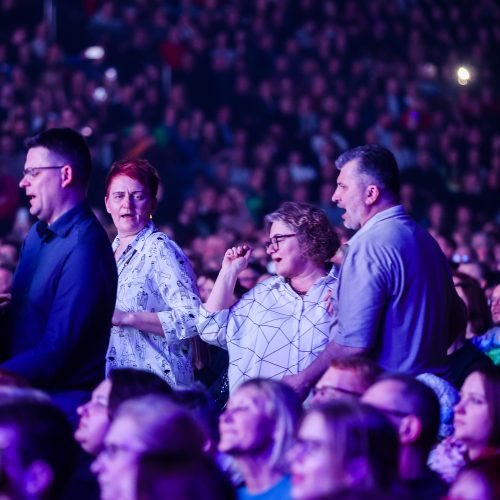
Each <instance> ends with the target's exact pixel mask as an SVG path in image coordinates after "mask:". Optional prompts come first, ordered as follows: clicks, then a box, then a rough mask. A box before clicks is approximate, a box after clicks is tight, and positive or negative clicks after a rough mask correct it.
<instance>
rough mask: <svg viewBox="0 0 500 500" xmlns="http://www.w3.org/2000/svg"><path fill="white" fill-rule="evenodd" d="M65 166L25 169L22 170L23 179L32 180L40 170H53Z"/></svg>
mask: <svg viewBox="0 0 500 500" xmlns="http://www.w3.org/2000/svg"><path fill="white" fill-rule="evenodd" d="M65 166H66V165H48V166H46V167H27V168H24V169H23V177H28V178H30V179H34V178H35V177H37V176H38V174H39V173H40V172H41V171H42V170H55V169H56V168H58V169H61V168H64V167H65Z"/></svg>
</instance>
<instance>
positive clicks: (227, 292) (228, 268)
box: [204, 245, 252, 312]
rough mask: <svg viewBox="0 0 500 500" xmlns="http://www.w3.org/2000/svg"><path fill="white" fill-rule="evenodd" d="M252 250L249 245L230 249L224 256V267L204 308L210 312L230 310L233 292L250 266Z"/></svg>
mask: <svg viewBox="0 0 500 500" xmlns="http://www.w3.org/2000/svg"><path fill="white" fill-rule="evenodd" d="M251 254H252V249H251V248H250V247H248V246H247V245H243V246H239V247H232V248H229V249H228V250H227V251H226V253H225V254H224V259H223V261H222V267H221V270H220V272H219V275H218V276H217V280H216V281H215V283H214V287H213V289H212V292H211V293H210V296H209V297H208V300H207V301H206V303H205V304H204V307H205V309H206V310H207V311H209V312H215V311H221V310H222V309H229V308H230V307H231V306H232V305H233V303H234V298H233V292H234V287H235V285H236V280H237V278H238V275H239V274H240V273H241V271H243V269H245V268H246V267H247V265H248V261H249V259H250V256H251Z"/></svg>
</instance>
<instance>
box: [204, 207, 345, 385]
mask: <svg viewBox="0 0 500 500" xmlns="http://www.w3.org/2000/svg"><path fill="white" fill-rule="evenodd" d="M265 223H266V229H267V230H268V232H269V240H268V241H267V242H265V247H266V251H267V254H268V255H269V256H270V258H271V259H272V261H273V263H274V266H275V270H276V275H275V276H272V277H270V278H268V279H266V280H264V281H262V282H261V283H258V284H257V285H256V286H255V287H253V288H252V289H250V290H249V291H248V292H246V293H245V294H244V295H243V296H242V297H241V298H240V299H239V300H237V301H236V302H234V298H233V292H234V287H235V284H236V281H237V279H238V275H239V274H240V273H241V272H242V271H243V270H244V269H246V267H247V266H248V263H249V260H250V257H251V254H252V249H251V248H250V247H249V246H247V245H242V246H236V247H232V248H230V249H228V250H227V251H226V253H225V255H224V260H223V262H222V268H221V270H220V272H219V275H218V277H217V280H216V282H215V284H214V287H213V290H212V292H211V294H210V296H209V298H208V300H207V301H206V303H205V304H204V305H203V306H202V307H200V315H199V319H198V322H199V323H198V330H199V333H200V336H201V338H202V339H203V340H205V341H206V342H209V343H212V344H215V345H218V346H220V347H223V348H225V349H227V350H228V352H229V372H228V376H229V386H230V390H231V392H232V391H233V390H234V389H235V388H236V387H237V386H238V385H240V384H241V383H242V382H244V381H245V380H248V379H250V378H255V377H261V378H272V379H281V378H282V377H284V376H285V375H290V374H296V373H298V372H300V371H301V370H303V369H304V368H305V367H306V366H308V365H309V364H310V363H311V362H312V361H313V360H314V359H316V357H317V356H318V354H319V353H320V352H321V351H322V350H323V349H324V348H325V346H326V345H327V344H328V342H329V340H330V335H331V332H332V328H333V327H334V325H335V323H336V315H335V313H334V310H333V309H334V308H333V307H332V304H331V297H334V296H335V293H334V292H335V289H336V278H335V277H334V276H333V274H332V273H329V272H328V269H329V266H328V264H330V262H329V261H330V259H331V258H332V257H333V255H334V254H335V252H336V251H337V249H338V248H339V240H338V237H337V235H336V234H335V232H334V230H333V228H332V227H331V226H330V223H329V222H328V219H327V217H326V214H325V212H323V210H320V209H318V208H316V207H314V206H313V205H309V204H307V203H291V202H287V203H284V204H283V205H282V206H281V207H280V208H279V209H278V210H277V211H276V212H273V213H271V214H269V215H267V216H266V218H265Z"/></svg>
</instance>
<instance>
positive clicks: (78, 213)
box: [36, 201, 90, 238]
mask: <svg viewBox="0 0 500 500" xmlns="http://www.w3.org/2000/svg"><path fill="white" fill-rule="evenodd" d="M89 211H90V207H89V205H88V203H87V201H82V202H81V203H79V204H78V205H76V206H74V207H73V208H71V209H70V210H68V211H67V212H65V213H64V214H62V215H61V216H60V217H59V218H58V219H57V220H56V221H55V222H53V223H52V224H50V225H47V224H46V223H44V222H42V221H39V222H38V223H37V228H36V230H37V232H38V234H39V235H40V232H42V235H41V237H46V235H51V234H52V233H54V234H56V235H57V236H60V237H61V238H64V237H65V236H67V235H68V233H69V232H70V231H71V229H72V228H73V226H74V225H75V224H76V223H77V222H78V221H79V220H81V218H82V215H83V214H85V213H87V212H89Z"/></svg>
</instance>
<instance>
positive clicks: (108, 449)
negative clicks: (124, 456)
mask: <svg viewBox="0 0 500 500" xmlns="http://www.w3.org/2000/svg"><path fill="white" fill-rule="evenodd" d="M120 453H132V454H134V455H141V454H142V453H144V450H139V449H137V448H134V447H132V446H129V445H126V444H119V443H107V444H104V446H103V447H102V449H101V451H100V452H99V457H100V458H102V457H104V458H106V459H107V460H114V459H115V458H116V457H117V456H118V455H119V454H120Z"/></svg>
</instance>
